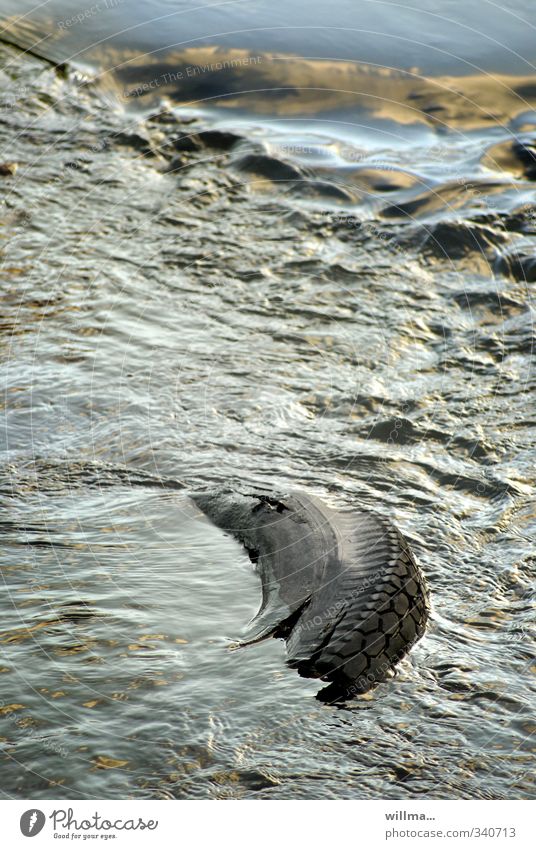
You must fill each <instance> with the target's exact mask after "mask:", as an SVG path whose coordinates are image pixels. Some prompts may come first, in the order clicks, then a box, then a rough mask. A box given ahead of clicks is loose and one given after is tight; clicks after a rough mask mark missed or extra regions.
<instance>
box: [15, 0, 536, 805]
mask: <svg viewBox="0 0 536 849" xmlns="http://www.w3.org/2000/svg"><path fill="white" fill-rule="evenodd" d="M375 5H377V6H379V5H381V4H375ZM47 8H48V7H47ZM57 8H59V7H57ZM237 8H238V7H237ZM341 8H345V7H341ZM520 8H521V7H520ZM112 13H113V14H114V15H116V16H119V17H120V18H121V15H123V14H124V12H122V11H121V10H120V7H119V6H118V7H117V9H115V8H114V9H113V10H112V9H110V14H112ZM214 14H215V15H225V14H226V13H225V12H224V11H223V10H222V11H220V12H215V13H214ZM505 14H506V13H505ZM28 20H29V19H25V24H24V25H25V26H27V27H28V29H27V32H29V31H30V30H29V23H28ZM103 21H104V16H101V18H100V19H99V23H98V24H97V22H96V21H95V27H98V26H100V27H104V26H105V24H104V23H103ZM497 21H498V19H497ZM133 23H134V20H133ZM496 23H497V22H496ZM18 26H19V31H20V28H21V27H22V26H23V23H22V22H19V24H18ZM91 26H93V21H91ZM64 29H66V30H68V32H67V34H66V35H65V38H66V39H68V38H70V37H71V35H72V36H73V37H74V35H75V27H74V26H73V27H67V28H64ZM214 29H216V25H214ZM221 29H222V30H223V29H224V27H223V26H222V27H221ZM228 29H230V26H228ZM71 30H72V32H71ZM76 32H77V33H78V35H77V37H78V38H79V37H80V32H81V30H79V29H78V28H76ZM84 32H85V33H86V34H88V33H90V34H91V33H93V32H94V30H93V29H92V28H91V27H90V28H88V29H85V30H84ZM151 33H153V31H152V30H149V34H151ZM147 37H149V35H148V36H147ZM151 37H154V33H153V34H151ZM323 37H327V36H323ZM91 38H92V39H93V41H94V40H95V38H94V36H93V35H91ZM56 43H58V44H59V43H60V42H59V40H57V42H56ZM88 43H90V42H88ZM378 43H379V42H378ZM222 44H223V41H222ZM289 44H290V42H288V44H287V54H288V55H287V57H286V58H285V57H283V58H281V55H279V56H278V58H277V60H274V61H270V62H264V65H262V64H261V63H253V62H248V63H247V64H244V65H243V66H241V67H240V68H239V69H238V70H237V67H236V66H231V67H230V68H223V67H222V68H221V69H216V70H217V74H216V76H215V77H214V78H212V79H210V75H207V74H206V73H205V75H204V77H203V82H201V81H200V80H199V79H198V77H199V75H193V76H192V78H191V79H192V80H193V82H192V83H191V86H190V88H189V87H188V85H185V81H184V80H170V81H169V82H170V84H173V85H171V86H170V88H169V89H166V91H165V94H166V96H170V95H172V96H173V98H174V100H173V104H169V103H167V104H166V103H163V104H158V105H157V104H156V100H155V98H154V96H153V95H151V92H150V91H149V90H147V93H146V94H147V97H146V96H145V93H144V92H141V93H139V94H138V95H137V96H136V97H133V98H129V99H133V100H135V101H136V104H137V105H140V103H141V105H142V106H144V111H143V112H140V111H137V110H135V109H127V110H126V111H121V110H120V109H117V101H116V103H115V106H113V105H112V101H111V100H110V99H109V97H110V92H111V91H112V89H113V90H114V91H116V92H117V91H119V92H120V91H121V90H122V88H123V87H126V86H127V85H128V86H135V85H140V84H143V82H144V81H147V80H148V79H151V78H154V74H155V73H156V72H157V71H158V73H161V72H162V70H164V73H170V71H169V68H174V69H175V71H174V72H176V69H177V68H179V69H180V68H182V67H188V64H184V63H193V64H196V66H199V65H200V63H201V62H204V63H207V62H210V61H212V58H211V57H213V58H216V57H217V56H219V59H218V61H220V59H221V61H222V63H223V61H231V59H232V58H233V57H234V59H236V57H237V56H242V57H243V58H246V57H248V56H251V55H255V52H254V50H253V49H252V47H251V44H250V43H246V40H245V39H244V41H243V42H241V43H238V42H235V44H233V45H230V44H227V46H226V48H225V52H219V53H216V54H215V53H214V52H211V51H213V46H211V45H203V46H201V45H186V46H185V45H182V46H181V47H180V48H179V47H177V46H175V47H174V48H173V50H175V51H176V53H175V55H174V57H173V60H170V59H169V54H168V58H167V59H166V60H163V59H161V57H159V58H158V60H156V59H155V58H154V57H151V56H148V57H146V58H145V59H143V60H142V59H140V56H139V50H138V52H137V53H136V42H135V41H134V40H133V39H131V38H130V36H129V35H127V34H125V36H124V39H123V43H120V42H119V40H118V39H116V40H115V41H114V43H113V45H107V46H106V50H107V55H108V56H114V57H115V56H117V57H119V56H123V59H124V60H128V61H126V64H122V65H121V67H120V68H118V69H117V70H116V72H115V75H114V77H113V80H112V81H110V80H111V78H110V77H109V78H108V80H107V81H106V85H105V86H104V88H103V85H102V84H98V83H97V84H90V83H89V84H88V83H87V82H85V81H84V77H82V76H81V75H80V73H79V72H78V71H76V70H67V71H65V69H63V70H62V71H61V72H56V71H54V70H53V69H52V68H50V67H49V66H48V65H47V64H46V63H44V62H43V61H41V60H39V59H37V58H36V57H35V56H24V55H21V53H20V52H18V51H17V50H16V49H14V48H9V47H6V46H4V47H2V48H1V54H2V66H3V69H4V78H5V85H4V88H3V91H2V93H1V95H0V98H1V100H0V109H1V118H2V123H1V124H0V138H1V141H2V151H3V153H2V157H1V159H0V163H1V162H4V163H10V162H13V161H15V160H17V163H18V169H17V170H16V172H15V171H14V169H9V168H6V169H5V173H4V172H2V175H1V176H0V180H1V181H2V186H3V188H4V199H5V205H4V209H3V213H2V230H1V232H0V238H1V240H2V245H1V249H2V264H1V268H0V272H1V275H2V310H1V311H0V313H1V318H0V346H1V350H2V355H3V363H4V365H3V367H2V377H3V387H4V392H3V395H2V404H3V412H4V416H5V422H6V424H5V428H3V430H2V453H1V457H0V460H1V466H0V500H1V503H2V507H3V514H2V518H1V520H0V531H1V534H2V552H1V554H0V562H1V565H2V575H3V579H4V585H5V588H6V590H7V592H6V593H5V594H4V605H3V609H2V612H3V620H2V626H1V628H0V652H1V656H0V722H1V725H0V743H1V745H2V750H3V755H2V757H3V760H2V782H1V784H2V791H3V793H4V794H5V795H6V796H15V797H18V798H28V797H32V798H47V797H49V798H50V797H54V798H58V797H64V798H86V797H96V798H103V797H104V798H113V797H116V798H118V797H136V798H149V797H152V798H283V799H285V798H287V799H288V798H375V797H384V798H392V799H399V798H412V797H432V798H460V797H462V798H483V797H486V796H491V797H493V798H519V797H523V798H525V797H527V796H529V795H530V793H531V791H530V789H529V784H528V769H529V758H530V757H531V746H532V744H531V738H530V735H531V733H532V732H533V730H534V728H533V724H531V718H530V713H529V707H530V696H531V676H532V675H533V673H534V660H533V656H534V652H533V646H534V643H533V639H532V637H531V628H532V607H531V605H532V602H533V595H532V580H533V573H534V551H533V546H532V543H531V540H532V539H533V538H534V529H535V528H534V526H535V515H536V514H535V511H534V484H535V481H534V464H533V422H532V420H531V416H530V412H529V411H530V410H531V403H532V401H531V396H530V395H529V392H530V391H531V390H532V389H533V385H532V384H531V381H532V383H533V378H532V377H531V372H530V364H531V356H532V353H533V341H534V331H533V320H534V317H533V304H532V302H531V284H532V283H533V282H534V279H535V268H536V266H535V263H534V235H535V229H536V228H535V221H536V207H535V204H534V178H535V173H534V163H535V161H536V160H535V155H534V150H535V148H534V140H535V136H536V127H535V115H534V112H533V111H531V110H532V108H533V104H532V101H531V98H532V97H533V96H534V91H533V89H531V85H532V83H531V79H532V77H531V75H530V71H529V70H527V69H523V68H521V64H520V63H518V64H515V63H514V64H515V67H514V64H513V65H510V66H508V64H507V63H505V64H504V66H501V63H500V62H499V59H500V56H499V54H497V55H498V65H497V70H498V73H497V75H495V78H494V79H493V80H491V78H489V77H486V78H484V77H482V75H479V74H478V73H476V72H475V73H473V72H471V73H469V72H467V73H464V75H463V80H460V79H457V80H456V84H455V86H454V84H453V83H452V80H451V79H450V77H449V74H452V73H454V72H453V70H452V68H450V67H449V68H447V67H443V66H441V65H440V64H439V65H438V66H437V68H436V69H435V71H436V73H435V77H434V80H433V81H431V78H427V79H426V80H422V79H421V78H419V77H418V76H416V75H415V71H414V70H412V69H411V67H410V66H409V65H408V66H407V67H403V63H402V62H400V63H399V70H393V71H391V70H388V71H385V72H380V70H378V69H377V68H376V69H373V68H372V66H371V67H365V65H364V64H363V63H367V62H368V63H369V64H370V63H371V62H372V60H371V58H370V56H369V57H365V56H364V57H360V58H362V63H361V64H359V65H355V64H354V63H352V62H351V61H350V60H351V59H352V58H355V56H348V55H346V56H345V55H343V52H342V48H343V47H345V45H346V44H347V42H346V41H345V40H344V39H342V40H341V42H340V44H341V45H342V47H341V54H340V55H339V56H338V59H339V60H340V61H337V62H336V63H335V62H333V61H331V60H329V59H327V58H326V56H335V55H336V54H335V53H333V52H332V53H329V52H328V51H324V52H323V53H321V54H318V55H315V54H314V53H313V52H311V56H312V57H313V59H314V61H313V59H311V60H307V61H305V62H303V61H300V62H298V61H297V60H295V59H291V58H289V56H290V54H291V53H292V52H293V51H292V50H290V49H288V45H289ZM318 44H320V45H321V44H322V41H321V38H320V34H319V41H318ZM262 46H263V50H262V54H263V55H266V54H267V53H268V52H269V51H275V50H276V49H281V42H279V43H278V44H277V45H274V44H272V42H270V40H269V38H268V36H267V37H266V41H263V45H262ZM462 46H463V45H462ZM99 49H101V50H102V49H103V48H102V46H100V47H99ZM371 50H372V46H371ZM113 51H116V53H114V52H113ZM129 51H130V53H129ZM239 51H245V52H243V53H240V52H239ZM38 52H39V51H38ZM101 55H102V54H101ZM257 55H260V54H257ZM179 57H182V58H179ZM225 57H227V59H226V58H225ZM229 57H231V59H229ZM64 58H65V57H64ZM115 61H116V60H115V59H114V62H115ZM117 61H119V60H117ZM516 61H517V60H516ZM170 62H171V64H169V63H170ZM180 62H182V63H183V65H180V64H179V63H180ZM159 63H160V64H159ZM166 63H167V64H166ZM193 64H192V66H193ZM484 64H485V63H484ZM222 72H224V73H223V76H222ZM499 72H500V73H499ZM225 73H227V76H225ZM218 74H219V76H218ZM244 74H245V75H246V76H244ZM330 74H333V75H338V76H333V77H331V76H329V75H330ZM150 75H153V77H151V76H150ZM255 75H256V76H255ZM315 75H316V76H315ZM322 75H324V77H325V78H326V79H327V78H328V77H329V80H330V82H329V86H327V87H330V86H331V87H333V88H337V89H344V91H340V92H338V93H333V92H329V93H327V92H326V91H325V90H323V91H320V92H318V91H317V94H316V95H315V96H314V97H313V96H312V95H311V88H315V86H316V85H317V82H318V79H319V78H321V77H322ZM514 78H515V82H513V80H514ZM240 79H242V81H243V80H244V79H248V80H250V81H251V80H252V81H253V85H252V87H253V89H258V88H259V86H261V87H262V86H264V84H265V83H266V82H267V80H268V82H269V87H270V89H271V93H270V94H269V95H268V94H267V95H266V97H262V98H261V97H259V96H258V93H257V92H256V94H257V96H256V97H254V96H253V95H252V94H250V93H248V92H246V93H243V94H241V93H240V92H241V89H240ZM283 79H284V80H286V81H287V83H288V85H287V87H286V88H285V91H281V90H280V86H281V81H282V80H283ZM335 79H336V80H338V81H337V82H333V80H335ZM229 81H230V82H229ZM177 83H180V85H178V84H177ZM228 84H229V85H230V86H231V88H230V89H229V90H230V91H231V93H232V97H227V98H224V97H221V95H222V91H223V90H224V88H225V85H228ZM235 84H236V85H235ZM505 84H506V87H505ZM196 85H200V86H201V87H202V86H206V87H207V88H206V91H210V90H212V93H213V95H214V94H215V93H216V94H218V97H220V100H221V103H220V104H219V105H220V106H222V105H225V104H227V106H228V108H227V110H222V109H219V110H216V111H215V112H214V111H212V112H211V111H209V110H208V109H207V108H206V104H205V105H204V106H203V108H201V107H200V106H199V104H198V107H197V108H195V109H193V108H189V109H185V108H184V106H182V107H180V108H178V109H172V110H171V111H170V109H169V108H167V107H168V106H169V105H172V106H173V107H175V106H176V105H177V103H178V102H181V103H183V104H184V103H186V102H190V101H192V100H195V99H196V98H199V97H205V94H203V91H202V88H201V89H199V90H198V89H196V88H195V86H196ZM233 85H235V88H234V89H233V88H232V86H233ZM242 85H243V82H242ZM173 86H174V87H173ZM211 87H212V88H211ZM453 87H455V88H456V92H455V93H452V88H453ZM315 90H316V89H315ZM387 91H388V92H389V98H390V101H389V102H387V100H386V99H385V93H386V92H387ZM181 92H182V93H181ZM498 92H502V94H501V95H500V96H499V95H498ZM161 94H164V92H160V91H159V92H158V96H160V95H161ZM183 95H184V96H183ZM233 98H235V99H234V100H233ZM472 101H475V102H472ZM145 106H147V108H146V109H145ZM435 107H438V108H435ZM492 107H493V112H492V113H491V112H490V110H491V109H492ZM313 111H314V112H315V116H316V117H314V118H311V117H309V119H308V120H303V116H304V115H306V114H308V115H309V116H310V115H311V113H312V112H313ZM254 112H256V113H257V114H254ZM330 112H331V113H332V114H330ZM259 113H262V117H260V116H259ZM358 114H359V115H361V116H362V117H363V116H365V114H366V116H367V117H366V120H363V122H361V123H360V122H357V123H356V115H358ZM489 114H491V115H492V117H491V118H489V119H488V118H486V115H489ZM344 115H345V116H346V119H345V120H347V123H346V125H343V124H341V120H342V119H341V116H344ZM317 119H318V120H317ZM13 139H16V145H14V144H13ZM531 429H532V430H531ZM221 485H225V486H238V487H240V486H241V487H251V486H266V487H273V488H274V489H285V488H290V487H292V488H298V487H299V488H306V489H308V490H310V491H312V492H314V493H317V494H319V495H321V496H322V497H324V498H326V499H327V500H328V501H331V503H333V504H345V503H347V504H350V503H351V504H362V505H365V506H370V507H373V508H374V509H376V510H378V511H380V512H382V513H384V514H386V515H389V516H391V517H392V518H393V519H394V520H395V522H396V523H397V524H398V525H399V526H400V527H401V528H402V530H403V531H404V532H405V533H406V534H407V536H408V537H409V539H410V540H411V543H412V546H413V548H414V550H415V552H416V553H417V555H418V557H419V559H420V562H421V563H422V566H423V569H424V571H425V573H426V575H427V578H428V582H429V584H430V588H431V593H432V597H433V605H434V609H433V614H432V620H431V624H430V627H429V630H428V632H427V635H426V636H425V638H424V640H423V641H422V642H421V643H419V644H418V646H417V647H416V648H415V649H414V650H413V651H412V653H411V654H410V656H409V657H408V658H407V660H405V661H404V662H403V664H402V665H401V666H400V669H399V671H398V674H397V676H396V678H394V679H393V680H392V681H390V682H388V683H386V684H383V685H381V686H380V687H379V688H378V689H377V690H375V691H374V692H373V693H370V694H368V695H367V696H365V697H362V698H359V699H355V700H354V701H353V702H351V703H349V704H347V705H346V706H344V707H334V706H330V705H325V704H320V703H319V702H318V701H316V700H315V698H314V696H315V694H316V692H317V690H318V689H319V684H318V682H316V683H315V682H314V681H311V680H306V679H300V678H299V677H298V676H297V675H296V674H295V672H293V671H292V670H290V669H287V668H286V666H285V662H284V645H283V643H282V642H281V641H276V640H271V641H268V642H266V643H262V644H259V645H256V646H252V647H251V648H249V649H245V650H243V651H237V652H231V651H228V646H229V640H232V639H233V638H235V637H237V636H238V635H239V634H240V630H241V628H242V627H243V626H244V625H245V624H246V622H247V621H248V619H249V618H251V616H252V615H253V614H254V613H255V611H256V609H257V606H258V599H259V586H258V579H257V578H256V576H255V575H254V573H253V572H252V569H251V564H250V562H249V560H248V558H247V556H246V555H245V553H244V551H243V550H242V549H241V547H240V546H239V545H238V544H237V543H236V542H235V541H234V540H233V539H231V538H230V537H227V536H225V535H224V534H222V533H221V532H220V531H219V530H218V529H217V528H215V527H213V526H212V525H211V524H210V523H209V522H208V521H207V520H206V519H205V518H204V517H203V516H201V515H200V514H199V512H198V511H197V510H196V508H195V506H194V504H193V502H192V501H191V500H190V499H189V497H188V491H189V490H191V489H199V488H204V487H214V486H221Z"/></svg>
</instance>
